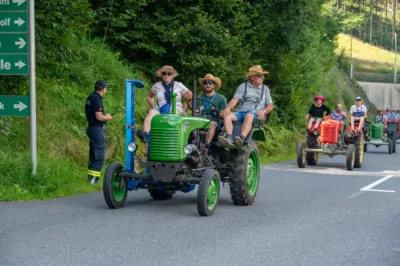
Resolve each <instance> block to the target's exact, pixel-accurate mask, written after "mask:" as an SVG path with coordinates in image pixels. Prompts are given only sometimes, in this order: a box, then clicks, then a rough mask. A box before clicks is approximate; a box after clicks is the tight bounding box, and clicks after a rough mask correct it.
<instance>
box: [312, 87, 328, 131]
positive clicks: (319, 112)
mask: <svg viewBox="0 0 400 266" xmlns="http://www.w3.org/2000/svg"><path fill="white" fill-rule="evenodd" d="M314 102H315V103H313V104H312V105H311V107H310V109H309V110H308V114H307V120H308V129H307V132H309V133H310V132H313V133H314V134H315V135H318V128H319V125H320V124H321V121H322V118H323V117H324V112H325V111H326V115H329V114H330V113H331V110H330V109H329V107H328V106H326V105H325V104H323V103H324V102H325V99H324V97H322V95H318V96H315V98H314ZM314 123H315V125H314V127H313V124H314Z"/></svg>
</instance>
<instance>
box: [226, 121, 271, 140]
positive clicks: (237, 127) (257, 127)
mask: <svg viewBox="0 0 400 266" xmlns="http://www.w3.org/2000/svg"><path fill="white" fill-rule="evenodd" d="M266 122H267V121H266V119H263V120H255V122H254V123H253V124H252V126H251V129H250V132H249V134H248V135H247V137H246V138H245V139H244V141H243V144H248V143H249V141H250V137H251V136H252V135H253V134H254V135H255V133H256V131H257V132H258V131H261V130H263V126H264V125H265V123H266ZM242 125H243V123H239V122H233V132H232V136H233V138H235V137H237V136H240V132H241V129H242ZM255 139H258V138H255ZM260 140H261V139H260Z"/></svg>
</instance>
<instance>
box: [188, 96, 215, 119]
mask: <svg viewBox="0 0 400 266" xmlns="http://www.w3.org/2000/svg"><path fill="white" fill-rule="evenodd" d="M198 101H205V102H207V103H210V104H211V105H212V107H211V106H209V107H211V108H209V110H208V111H207V110H204V111H205V114H204V115H200V114H195V115H196V116H204V117H206V116H207V115H211V116H212V117H213V118H215V119H221V118H220V115H219V114H220V112H221V110H219V109H218V108H217V106H215V104H213V103H212V102H211V101H209V100H207V99H204V98H198V97H196V105H198V104H197V103H198ZM190 102H192V99H190V100H189V101H188V102H187V106H188V108H189V110H190V111H192V112H193V108H192V107H190V106H189V103H190ZM200 106H201V107H203V105H200ZM201 107H200V113H202V111H203V110H201Z"/></svg>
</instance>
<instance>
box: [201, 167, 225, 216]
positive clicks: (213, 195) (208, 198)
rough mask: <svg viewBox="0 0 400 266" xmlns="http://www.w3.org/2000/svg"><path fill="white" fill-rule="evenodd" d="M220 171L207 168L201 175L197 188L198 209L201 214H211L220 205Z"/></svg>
mask: <svg viewBox="0 0 400 266" xmlns="http://www.w3.org/2000/svg"><path fill="white" fill-rule="evenodd" d="M219 179H220V176H219V173H218V171H216V170H214V169H207V170H206V171H205V172H204V173H203V176H202V177H201V180H200V184H199V188H198V190H197V211H198V212H199V214H200V215H201V216H211V215H213V214H214V211H215V209H216V208H217V205H218V200H219V193H220V185H219Z"/></svg>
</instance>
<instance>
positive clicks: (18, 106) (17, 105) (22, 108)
mask: <svg viewBox="0 0 400 266" xmlns="http://www.w3.org/2000/svg"><path fill="white" fill-rule="evenodd" d="M26 107H28V106H26V105H25V104H23V103H22V102H21V101H19V104H14V109H19V111H20V112H21V111H22V110H24V109H25V108H26Z"/></svg>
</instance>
